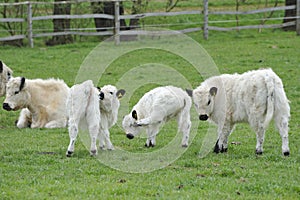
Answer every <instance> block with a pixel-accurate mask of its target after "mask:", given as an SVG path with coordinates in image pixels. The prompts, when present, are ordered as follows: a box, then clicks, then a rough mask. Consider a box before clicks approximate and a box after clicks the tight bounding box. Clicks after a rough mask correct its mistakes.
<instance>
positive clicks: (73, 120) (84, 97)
mask: <svg viewBox="0 0 300 200" xmlns="http://www.w3.org/2000/svg"><path fill="white" fill-rule="evenodd" d="M124 94H125V90H117V88H116V87H114V86H112V85H106V86H104V87H102V88H101V90H100V91H99V90H98V89H97V88H95V87H94V85H93V82H92V81H91V80H87V81H85V82H83V83H81V84H77V85H74V86H73V87H71V90H70V94H69V97H68V100H67V111H68V116H69V136H70V144H69V146H68V150H67V153H66V155H67V156H68V157H70V156H71V155H72V154H73V152H74V145H75V140H76V137H77V135H78V131H79V124H80V122H81V120H85V122H86V123H87V126H88V130H89V134H90V138H91V148H90V153H91V155H96V154H97V145H96V142H97V138H98V139H99V143H100V145H99V147H100V149H103V148H104V147H105V144H106V147H107V149H109V150H113V149H114V147H113V145H112V143H111V141H110V136H109V130H108V129H109V128H111V127H112V126H113V125H114V124H115V123H116V121H117V117H118V110H119V106H120V102H119V98H121V97H122V96H123V95H124ZM99 101H100V103H99Z"/></svg>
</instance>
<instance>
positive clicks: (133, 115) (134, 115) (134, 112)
mask: <svg viewBox="0 0 300 200" xmlns="http://www.w3.org/2000/svg"><path fill="white" fill-rule="evenodd" d="M131 116H132V117H133V118H134V119H135V120H137V113H136V110H133V111H132V113H131Z"/></svg>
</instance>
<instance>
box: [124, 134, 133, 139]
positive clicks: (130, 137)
mask: <svg viewBox="0 0 300 200" xmlns="http://www.w3.org/2000/svg"><path fill="white" fill-rule="evenodd" d="M126 137H127V138H128V139H130V140H131V139H133V138H134V135H132V134H131V133H127V134H126Z"/></svg>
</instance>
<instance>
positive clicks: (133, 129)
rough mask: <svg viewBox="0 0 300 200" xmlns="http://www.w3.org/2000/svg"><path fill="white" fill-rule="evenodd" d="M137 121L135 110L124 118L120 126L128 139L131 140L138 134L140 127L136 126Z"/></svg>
mask: <svg viewBox="0 0 300 200" xmlns="http://www.w3.org/2000/svg"><path fill="white" fill-rule="evenodd" d="M137 121H138V114H137V111H136V110H133V111H132V112H131V113H130V114H128V115H126V116H125V117H124V119H123V122H122V126H123V129H124V130H125V133H126V136H127V138H128V139H133V138H134V136H136V135H138V134H139V133H140V131H141V129H142V127H141V126H139V125H138V124H137Z"/></svg>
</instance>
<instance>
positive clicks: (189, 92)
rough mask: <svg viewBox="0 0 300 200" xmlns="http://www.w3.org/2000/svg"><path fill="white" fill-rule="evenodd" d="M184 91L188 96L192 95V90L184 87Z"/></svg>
mask: <svg viewBox="0 0 300 200" xmlns="http://www.w3.org/2000/svg"><path fill="white" fill-rule="evenodd" d="M185 91H186V93H188V95H189V96H190V97H193V90H190V89H185Z"/></svg>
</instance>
